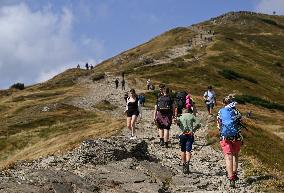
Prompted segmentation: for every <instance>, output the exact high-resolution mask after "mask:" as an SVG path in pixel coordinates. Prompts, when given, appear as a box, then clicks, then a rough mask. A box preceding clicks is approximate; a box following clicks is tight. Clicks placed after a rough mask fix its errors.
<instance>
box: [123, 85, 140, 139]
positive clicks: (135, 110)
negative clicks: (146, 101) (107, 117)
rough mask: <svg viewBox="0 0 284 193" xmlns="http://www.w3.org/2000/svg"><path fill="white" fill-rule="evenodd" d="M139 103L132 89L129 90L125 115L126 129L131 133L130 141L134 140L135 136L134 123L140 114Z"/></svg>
mask: <svg viewBox="0 0 284 193" xmlns="http://www.w3.org/2000/svg"><path fill="white" fill-rule="evenodd" d="M140 111H141V110H140V103H139V100H138V96H137V95H136V92H135V90H134V89H131V90H130V92H129V96H128V98H127V101H126V110H125V112H126V115H127V119H126V122H127V128H128V129H129V130H130V131H131V137H130V139H136V136H135V122H136V120H137V117H138V115H139V114H140V116H141V112H140Z"/></svg>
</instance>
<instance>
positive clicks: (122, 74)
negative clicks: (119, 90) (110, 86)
mask: <svg viewBox="0 0 284 193" xmlns="http://www.w3.org/2000/svg"><path fill="white" fill-rule="evenodd" d="M124 74H125V72H122V73H121V76H122V79H123V80H124Z"/></svg>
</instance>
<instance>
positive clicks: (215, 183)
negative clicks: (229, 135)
mask: <svg viewBox="0 0 284 193" xmlns="http://www.w3.org/2000/svg"><path fill="white" fill-rule="evenodd" d="M113 80H115V77H112V76H111V75H109V76H107V77H106V79H105V80H102V81H101V82H99V83H98V84H94V85H91V87H92V89H91V90H92V91H91V93H90V95H91V97H89V99H91V100H92V101H93V102H92V103H96V102H99V100H101V99H102V98H104V97H105V98H106V100H109V101H110V102H112V103H113V104H116V105H118V106H119V109H118V110H117V111H116V112H110V113H111V114H112V115H113V116H117V117H121V115H122V112H123V110H124V106H125V102H124V100H123V95H124V92H122V91H121V90H120V89H119V90H116V89H115V88H114V84H109V83H110V82H112V81H113ZM128 88H129V86H128V85H127V86H126V90H128ZM137 92H138V93H139V92H143V91H139V90H137ZM99 93H100V94H99ZM142 114H143V115H142V119H141V120H140V119H139V120H138V122H137V128H138V129H137V131H136V135H137V137H138V138H139V139H143V140H145V141H146V142H147V143H148V150H149V152H150V154H152V155H154V156H155V157H157V159H159V160H160V163H161V164H162V165H163V166H166V167H168V168H170V169H171V171H172V172H173V176H172V178H171V182H170V184H169V189H170V190H171V191H172V192H187V191H188V192H200V191H202V192H206V191H208V192H210V191H214V192H224V191H227V190H228V186H229V184H228V180H227V177H226V172H225V171H226V170H225V167H224V159H223V154H222V153H221V152H220V151H216V150H214V149H213V148H212V147H211V146H210V145H208V144H207V140H206V135H207V132H208V125H209V124H212V122H211V123H209V121H210V119H209V120H208V118H207V113H206V112H204V111H202V110H200V111H199V113H198V115H197V119H198V120H199V123H200V124H201V127H200V128H199V129H198V130H197V132H196V133H195V143H194V145H193V158H192V160H191V163H190V171H191V174H190V175H184V174H182V171H181V169H182V166H181V164H180V158H179V144H178V139H177V137H176V136H177V135H178V134H179V129H178V127H177V126H176V125H173V126H172V129H171V135H170V136H171V139H170V140H171V147H170V148H168V149H166V148H162V147H160V146H159V144H158V137H157V135H158V132H157V129H156V127H155V126H154V125H153V123H152V120H153V119H152V118H153V109H149V108H144V107H143V111H142ZM129 133H130V132H129V131H128V130H127V129H126V128H125V130H124V131H123V132H122V136H126V138H127V137H128V136H129ZM239 176H240V180H239V181H238V183H237V189H236V191H237V192H253V187H251V186H248V185H247V184H246V183H245V182H244V181H243V179H244V173H243V169H242V163H240V166H239Z"/></svg>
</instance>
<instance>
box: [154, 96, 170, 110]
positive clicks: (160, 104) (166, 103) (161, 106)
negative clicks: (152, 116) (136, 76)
mask: <svg viewBox="0 0 284 193" xmlns="http://www.w3.org/2000/svg"><path fill="white" fill-rule="evenodd" d="M172 105H173V104H172V100H171V97H170V96H160V97H159V98H158V101H157V110H158V111H171V110H172Z"/></svg>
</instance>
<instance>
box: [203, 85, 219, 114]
mask: <svg viewBox="0 0 284 193" xmlns="http://www.w3.org/2000/svg"><path fill="white" fill-rule="evenodd" d="M203 99H204V102H205V104H206V108H207V111H208V114H209V115H212V110H213V107H214V106H215V105H217V102H216V94H215V92H214V91H213V90H212V86H208V90H207V91H206V92H205V93H204V95H203Z"/></svg>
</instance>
